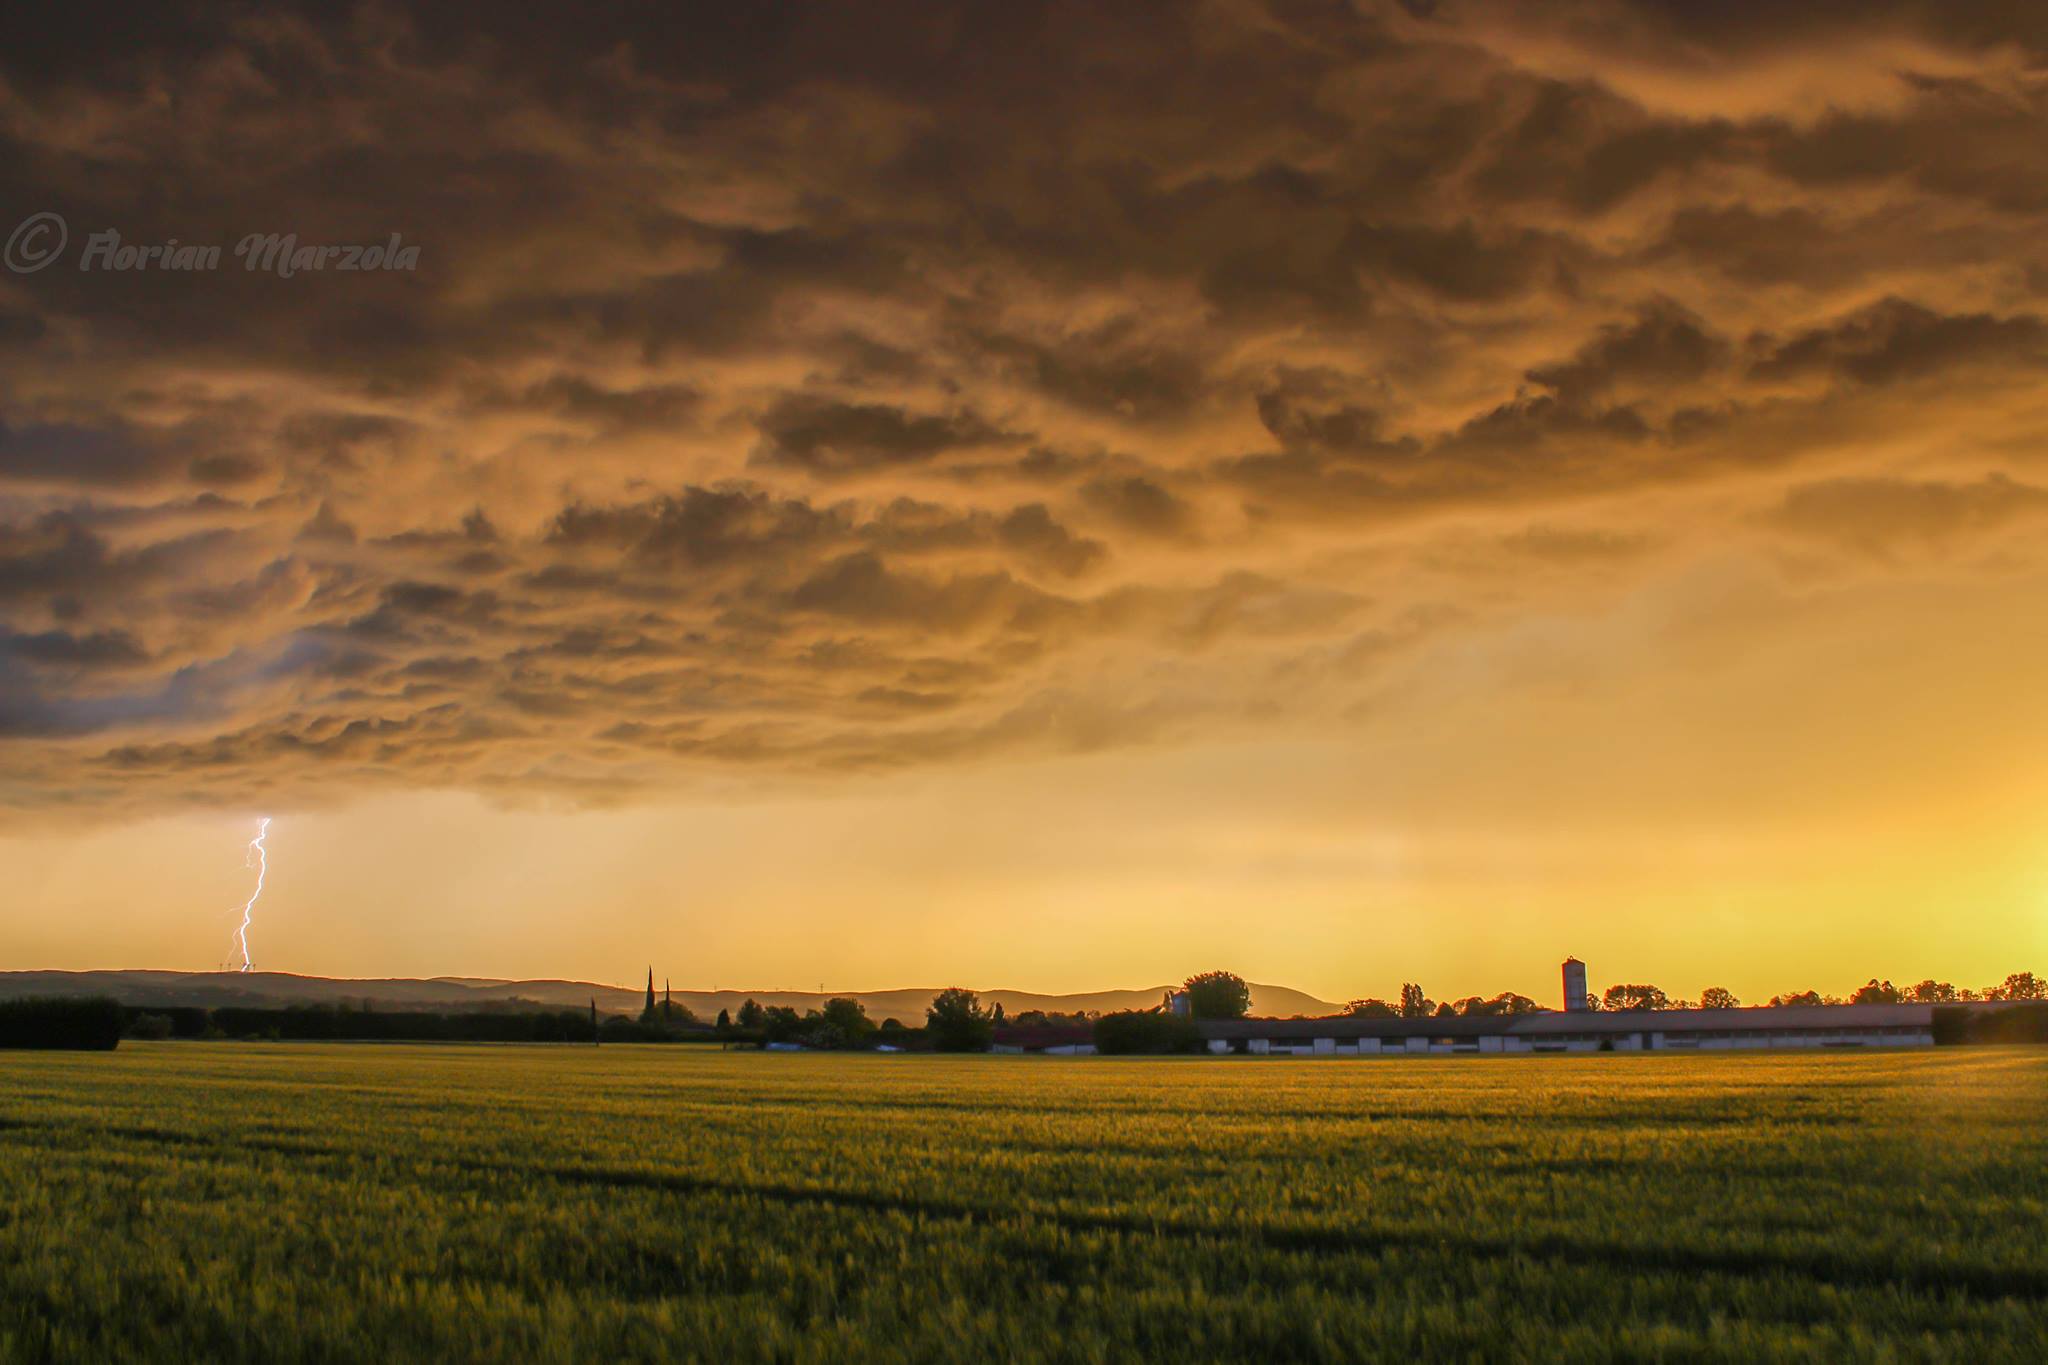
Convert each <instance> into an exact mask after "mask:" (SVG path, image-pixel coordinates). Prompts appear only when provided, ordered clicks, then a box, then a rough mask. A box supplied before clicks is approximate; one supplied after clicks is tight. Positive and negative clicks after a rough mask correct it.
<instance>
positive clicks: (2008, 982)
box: [1999, 972, 2048, 1000]
mask: <svg viewBox="0 0 2048 1365" xmlns="http://www.w3.org/2000/svg"><path fill="white" fill-rule="evenodd" d="M1999 994H2000V996H2001V998H2003V999H2006V1000H2048V983H2044V982H2043V981H2042V980H2041V978H2040V977H2038V976H2035V975H2034V974H2033V973H2032V972H2014V973H2013V974H2012V975H2011V976H2008V977H2007V978H2006V979H2005V986H2004V988H2003V989H2002V990H2001V991H2000V992H1999Z"/></svg>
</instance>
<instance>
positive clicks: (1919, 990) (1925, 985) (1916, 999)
mask: <svg viewBox="0 0 2048 1365" xmlns="http://www.w3.org/2000/svg"><path fill="white" fill-rule="evenodd" d="M1912 999H1913V1003H1914V1004H1916V1005H1953V1004H1954V1003H1955V1002H1956V999H1957V996H1956V988H1955V987H1954V986H1951V985H1950V984H1949V983H1948V982H1946V981H1936V980H1935V979H1934V978H1933V977H1931V976H1930V977H1928V978H1927V979H1926V980H1925V981H1922V982H1921V983H1920V984H1919V985H1917V986H1915V987H1913V990H1912Z"/></svg>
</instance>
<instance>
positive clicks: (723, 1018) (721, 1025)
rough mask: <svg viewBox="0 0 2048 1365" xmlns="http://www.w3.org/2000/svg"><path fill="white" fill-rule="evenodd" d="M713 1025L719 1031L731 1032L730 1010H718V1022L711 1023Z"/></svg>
mask: <svg viewBox="0 0 2048 1365" xmlns="http://www.w3.org/2000/svg"><path fill="white" fill-rule="evenodd" d="M713 1027H714V1028H716V1029H717V1030H718V1031H719V1032H720V1033H731V1032H732V1012H731V1011H730V1010H720V1011H719V1012H718V1022H717V1023H716V1024H715V1025H713Z"/></svg>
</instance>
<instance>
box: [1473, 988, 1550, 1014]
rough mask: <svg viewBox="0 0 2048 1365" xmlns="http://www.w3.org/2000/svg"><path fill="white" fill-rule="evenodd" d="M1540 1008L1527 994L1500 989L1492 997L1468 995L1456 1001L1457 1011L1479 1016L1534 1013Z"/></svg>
mask: <svg viewBox="0 0 2048 1365" xmlns="http://www.w3.org/2000/svg"><path fill="white" fill-rule="evenodd" d="M1542 1008H1543V1007H1542V1006H1541V1005H1539V1004H1537V1003H1536V1002H1535V1001H1534V1000H1531V999H1530V998H1529V997H1528V996H1526V995H1516V994H1515V993H1514V992H1513V991H1502V992H1501V993H1500V994H1499V995H1496V996H1494V997H1493V998H1492V999H1481V998H1480V997H1479V996H1476V995H1474V996H1468V997H1467V998H1465V999H1463V1000H1460V1001H1459V1002H1458V1013H1460V1014H1470V1015H1475V1016H1477V1017H1480V1018H1490V1017H1500V1016H1512V1015H1517V1014H1535V1013H1536V1012H1537V1011H1539V1010H1541V1009H1542Z"/></svg>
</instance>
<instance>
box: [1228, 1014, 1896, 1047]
mask: <svg viewBox="0 0 2048 1365" xmlns="http://www.w3.org/2000/svg"><path fill="white" fill-rule="evenodd" d="M1934 1010H1935V1007H1934V1006H1933V1005H1784V1006H1779V1007H1778V1008H1775V1009H1773V1008H1771V1007H1769V1006H1761V1005H1759V1006H1742V1007H1738V1008H1735V1009H1727V1010H1570V1011H1565V1010H1542V1011H1539V1012H1538V1013H1535V1014H1516V1015H1428V1016H1425V1017H1423V1018H1419V1019H1368V1018H1358V1017H1353V1016H1350V1015H1337V1016H1334V1017H1330V1018H1322V1019H1198V1020H1196V1021H1195V1022H1196V1027H1198V1028H1199V1029H1200V1030H1201V1033H1202V1036H1203V1037H1204V1038H1212V1039H1220V1040H1223V1041H1234V1040H1236V1039H1239V1038H1269V1039H1274V1040H1279V1039H1283V1038H1285V1039H1295V1038H1300V1039H1309V1038H1339V1039H1351V1038H1414V1037H1429V1038H1480V1037H1485V1036H1488V1035H1492V1034H1514V1035H1516V1036H1518V1037H1527V1036H1532V1035H1533V1036H1542V1035H1545V1034H1558V1033H1615V1034H1623V1033H1636V1032H1660V1033H1672V1032H1684V1031H1690V1030H1700V1029H1704V1030H1712V1031H1716V1032H1718V1031H1722V1030H1729V1029H1745V1030H1746V1029H1817V1028H1854V1029H1868V1028H1902V1027H1919V1028H1927V1027H1930V1026H1931V1025H1932V1024H1933V1022H1934Z"/></svg>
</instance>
